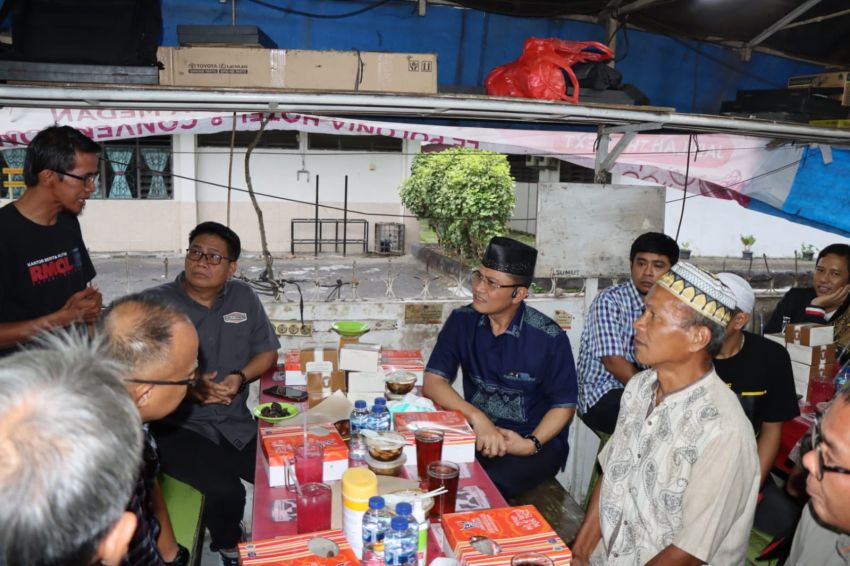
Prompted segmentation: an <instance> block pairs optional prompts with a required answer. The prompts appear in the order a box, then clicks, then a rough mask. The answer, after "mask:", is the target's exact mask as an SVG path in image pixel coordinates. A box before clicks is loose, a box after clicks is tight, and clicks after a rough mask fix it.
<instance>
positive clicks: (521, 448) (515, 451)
mask: <svg viewBox="0 0 850 566" xmlns="http://www.w3.org/2000/svg"><path fill="white" fill-rule="evenodd" d="M498 430H499V432H500V433H501V435H502V437H503V438H504V439H505V451H506V453H507V454H510V455H512V456H531V455H533V454H534V453H535V452H536V451H537V447H536V446H534V442H532V441H531V440H529V439H527V438H523V437H522V436H520V435H519V434H518V433H517V432H516V431H513V430H510V429H507V428H499V429H498Z"/></svg>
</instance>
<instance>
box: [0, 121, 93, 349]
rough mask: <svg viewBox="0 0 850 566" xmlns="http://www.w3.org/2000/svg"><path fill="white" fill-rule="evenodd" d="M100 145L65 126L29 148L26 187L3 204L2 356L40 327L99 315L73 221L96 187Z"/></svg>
mask: <svg viewBox="0 0 850 566" xmlns="http://www.w3.org/2000/svg"><path fill="white" fill-rule="evenodd" d="M100 151H101V148H100V146H99V145H98V144H97V143H95V142H93V141H92V140H90V139H89V138H88V137H86V136H85V135H83V134H82V133H80V132H79V131H77V130H75V129H74V128H71V127H69V126H61V127H59V126H53V127H50V128H46V129H44V130H42V131H41V132H39V133H38V135H36V136H35V137H34V138H33V140H32V142H30V144H29V146H27V151H26V157H25V159H24V183H25V184H26V186H27V189H26V191H24V194H23V195H21V197H20V198H19V199H18V200H16V201H15V202H12V203H9V204H7V205H6V206H4V207H3V208H0V265H2V266H3V267H2V269H0V357H2V356H4V355H8V354H10V353H11V352H13V351H15V350H16V349H17V348H18V346H19V345H20V344H24V343H26V342H29V341H30V340H31V339H32V338H33V337H34V336H35V335H36V334H38V333H39V332H41V331H43V330H49V329H52V328H58V327H66V326H70V325H72V324H74V323H78V322H87V323H90V322H94V321H95V320H97V317H98V316H99V315H100V309H101V303H102V300H103V298H102V297H101V294H100V291H98V289H97V287H93V286H88V283H89V282H90V281H91V280H92V279H94V276H95V269H94V266H93V265H92V262H91V259H90V258H89V254H88V252H87V251H86V245H85V242H83V236H82V232H81V231H80V223H79V221H78V220H77V216H78V215H79V214H80V213H81V212H82V211H83V208H85V205H86V200H88V198H89V197H90V196H91V194H92V192H94V191H95V190H96V189H97V173H98V155H99V154H100Z"/></svg>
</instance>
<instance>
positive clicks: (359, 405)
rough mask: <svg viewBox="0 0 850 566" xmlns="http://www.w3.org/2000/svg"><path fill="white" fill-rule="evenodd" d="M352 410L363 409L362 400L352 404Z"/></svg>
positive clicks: (363, 402)
mask: <svg viewBox="0 0 850 566" xmlns="http://www.w3.org/2000/svg"><path fill="white" fill-rule="evenodd" d="M354 408H355V409H365V408H366V401H364V400H363V399H358V400H357V401H355V402H354Z"/></svg>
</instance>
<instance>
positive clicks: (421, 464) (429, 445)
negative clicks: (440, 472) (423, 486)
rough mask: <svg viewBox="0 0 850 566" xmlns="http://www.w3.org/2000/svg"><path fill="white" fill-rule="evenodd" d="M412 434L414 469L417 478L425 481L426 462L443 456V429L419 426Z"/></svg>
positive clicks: (426, 472)
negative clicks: (414, 444) (413, 441)
mask: <svg viewBox="0 0 850 566" xmlns="http://www.w3.org/2000/svg"><path fill="white" fill-rule="evenodd" d="M413 436H414V438H415V439H416V471H417V472H418V473H419V479H420V480H422V481H425V480H426V479H427V474H428V464H430V463H431V462H436V461H437V460H439V459H440V458H442V457H443V431H441V430H435V429H432V428H420V429H419V430H417V431H416V432H415V433H413Z"/></svg>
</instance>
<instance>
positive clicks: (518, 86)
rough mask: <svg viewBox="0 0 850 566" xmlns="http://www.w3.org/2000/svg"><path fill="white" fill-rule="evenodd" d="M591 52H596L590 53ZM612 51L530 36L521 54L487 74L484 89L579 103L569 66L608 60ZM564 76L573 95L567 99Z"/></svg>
mask: <svg viewBox="0 0 850 566" xmlns="http://www.w3.org/2000/svg"><path fill="white" fill-rule="evenodd" d="M591 49H593V50H595V51H591ZM613 56H614V52H613V51H611V49H609V48H608V46H606V45H603V44H602V43H599V42H598V41H565V40H562V39H541V38H537V37H531V38H528V39H526V40H525V46H524V47H523V49H522V55H520V56H519V59H517V60H516V61H514V62H512V63H508V64H507V65H502V66H500V67H496V68H495V69H493V70H492V71H490V74H489V75H487V80H486V81H485V83H484V84H485V86H486V88H487V94H489V95H491V96H514V97H517V98H539V99H543V100H566V101H568V102H572V103H573V104H576V103H578V94H579V88H578V79H576V76H575V73H573V70H572V68H571V67H570V65H572V64H574V63H583V62H586V61H608V60H609V59H611V58H612V57H613ZM564 73H567V76H569V77H570V83H572V86H573V94H572V96H567V85H566V82H564Z"/></svg>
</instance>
